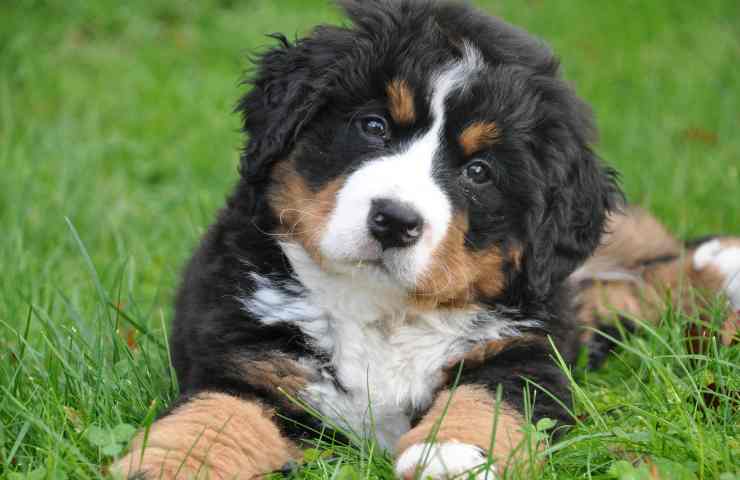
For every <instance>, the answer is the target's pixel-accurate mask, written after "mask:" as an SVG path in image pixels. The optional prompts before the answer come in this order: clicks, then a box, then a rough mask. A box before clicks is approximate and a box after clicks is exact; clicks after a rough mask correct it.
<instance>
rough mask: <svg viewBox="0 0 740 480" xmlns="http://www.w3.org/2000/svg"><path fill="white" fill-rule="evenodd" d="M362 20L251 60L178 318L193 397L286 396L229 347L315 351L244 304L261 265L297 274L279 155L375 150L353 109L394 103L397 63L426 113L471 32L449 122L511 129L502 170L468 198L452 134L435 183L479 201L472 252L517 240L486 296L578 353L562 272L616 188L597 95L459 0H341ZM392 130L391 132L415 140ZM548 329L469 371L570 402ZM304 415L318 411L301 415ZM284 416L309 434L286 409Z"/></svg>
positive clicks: (595, 230) (593, 235)
mask: <svg viewBox="0 0 740 480" xmlns="http://www.w3.org/2000/svg"><path fill="white" fill-rule="evenodd" d="M342 6H343V7H344V8H345V9H346V11H347V13H348V15H349V16H350V18H351V19H352V21H353V23H354V26H353V27H347V28H343V27H334V26H322V27H318V28H317V29H316V30H315V31H314V32H313V33H312V34H311V35H309V36H308V37H306V38H303V39H300V40H298V41H296V42H294V43H291V42H289V41H288V40H286V39H285V37H282V36H279V35H275V36H274V37H275V38H276V39H277V42H278V45H277V46H276V47H274V48H272V49H271V50H269V51H267V52H266V53H264V54H262V55H261V56H259V57H258V58H257V65H258V68H257V71H256V74H255V76H254V78H253V80H252V81H251V85H252V88H251V90H250V91H249V93H248V94H246V95H245V96H244V98H243V99H242V100H241V101H240V102H239V104H238V106H237V110H238V111H239V112H240V113H241V115H242V116H243V129H244V132H245V134H246V135H247V136H248V137H249V141H248V143H247V144H246V146H245V148H244V151H243V155H242V160H241V168H240V172H241V178H240V180H239V182H238V184H237V186H236V188H235V190H234V192H233V194H232V195H231V197H230V198H229V200H228V202H227V205H226V206H225V208H224V209H223V210H222V211H221V212H220V214H219V216H218V219H217V220H216V222H215V223H214V224H213V226H212V227H211V228H210V229H209V231H208V233H207V234H206V236H205V238H204V239H203V241H202V243H201V245H200V247H199V248H198V250H197V251H196V253H195V255H194V256H193V258H192V260H191V261H190V264H189V266H188V267H187V270H186V272H185V274H184V277H183V281H182V286H181V288H180V292H179V295H178V298H177V305H176V318H175V320H174V324H173V334H172V355H173V364H174V366H175V369H176V371H177V375H178V380H179V382H180V386H181V389H182V394H183V395H184V396H188V395H192V394H195V393H197V392H199V391H203V390H219V391H224V392H228V393H232V394H235V395H239V396H245V397H247V398H254V397H256V398H260V399H261V400H262V401H263V402H267V403H269V404H273V405H279V404H280V401H279V399H277V398H275V397H274V395H273V394H271V393H270V392H268V391H265V390H264V389H262V388H261V387H260V386H259V385H255V384H253V383H252V382H250V379H249V378H245V377H244V376H243V375H242V374H240V371H239V370H238V368H237V367H236V366H235V365H234V364H233V361H234V358H235V356H243V355H247V356H260V355H267V354H269V353H270V352H281V353H282V354H284V355H286V356H288V357H290V358H294V359H298V358H301V357H303V356H312V357H316V356H320V355H322V352H318V351H314V350H313V349H312V347H311V346H310V345H309V344H308V342H307V341H306V338H305V337H304V335H303V333H301V330H300V329H298V328H297V327H295V326H294V325H289V324H278V325H271V326H266V325H264V324H262V323H260V321H259V319H258V318H251V317H250V315H248V314H247V313H245V311H244V309H243V308H242V305H241V304H240V303H239V301H238V297H239V296H242V295H245V294H246V295H248V294H249V293H250V292H252V291H253V290H254V289H255V285H254V283H253V280H252V277H251V276H250V273H251V272H256V273H259V274H260V275H263V276H270V277H271V278H276V279H279V280H280V281H285V282H288V281H291V278H292V275H291V274H292V272H291V267H290V265H289V263H288V262H287V260H286V258H285V256H284V255H283V253H282V251H281V249H280V248H279V246H278V244H277V243H276V240H275V237H274V235H272V233H274V232H275V231H276V227H277V224H278V219H277V218H276V217H275V214H274V213H273V212H272V211H271V209H270V208H269V205H268V201H267V192H268V189H269V187H270V174H271V171H272V168H273V166H274V165H275V164H276V163H277V162H279V161H281V160H283V159H284V158H285V157H286V156H287V155H289V154H291V153H295V152H299V154H298V155H296V164H297V169H298V173H299V174H300V175H301V176H303V177H305V178H306V179H307V180H308V182H309V184H310V185H311V186H312V187H313V188H318V187H320V186H321V185H324V184H326V183H327V182H328V181H329V180H331V179H332V178H335V177H336V176H338V175H341V174H347V173H348V172H351V171H352V170H353V169H354V168H357V166H359V165H360V164H361V163H362V162H363V161H364V160H366V159H367V158H370V157H372V155H374V154H376V153H377V150H378V149H379V148H387V149H390V150H392V149H393V148H397V144H395V143H393V142H391V143H390V144H389V145H384V146H382V147H381V146H373V145H363V144H359V143H357V141H356V140H354V138H355V137H353V135H354V133H353V131H352V130H351V129H352V128H353V126H352V125H353V124H352V117H353V116H356V115H357V112H358V111H376V110H378V109H382V108H384V104H382V103H379V102H378V99H379V98H382V97H383V96H384V88H385V85H386V84H387V82H388V81H390V80H391V79H392V78H394V77H395V76H397V75H399V74H402V75H403V77H404V78H407V79H409V82H410V83H411V84H413V85H414V88H415V91H416V92H417V93H418V95H417V96H416V97H415V102H416V103H415V106H416V110H417V117H418V119H417V124H416V126H415V128H417V129H418V128H424V127H425V126H426V125H429V122H430V121H431V120H430V118H429V112H428V106H427V105H426V102H424V101H423V100H422V99H423V98H425V95H426V94H427V93H428V92H425V91H424V85H425V84H426V83H425V82H426V81H427V80H428V75H429V72H430V71H433V70H434V68H435V67H439V66H440V65H442V64H443V63H444V62H446V61H449V60H451V59H453V58H455V57H459V56H460V55H461V50H460V48H461V47H460V42H461V40H462V39H465V40H466V41H470V42H472V43H473V44H474V45H475V47H476V48H478V49H479V50H480V51H481V52H482V53H483V56H484V59H485V62H486V64H487V65H488V67H487V70H486V75H485V78H483V79H482V80H481V82H480V83H477V84H476V85H475V86H474V87H473V88H472V89H471V91H470V92H468V93H467V94H466V95H465V96H463V97H462V98H459V99H456V102H458V103H456V105H457V106H456V108H454V109H453V110H452V111H451V112H450V120H449V121H450V123H453V124H454V123H456V122H457V123H460V122H462V121H463V120H464V119H465V118H466V116H472V117H476V118H478V117H481V118H487V119H495V121H496V123H497V125H499V127H500V129H501V131H502V133H503V138H502V140H501V143H500V144H499V145H497V147H496V149H495V151H494V152H489V153H486V154H485V159H486V161H488V162H490V163H491V165H493V168H494V174H495V178H494V184H493V185H492V186H491V188H490V189H489V190H487V191H486V192H485V193H481V194H480V195H478V197H479V198H480V199H481V200H480V202H481V203H477V204H476V203H474V202H472V203H471V201H470V200H469V195H468V192H467V191H466V190H465V188H463V187H461V186H460V184H459V181H458V180H457V177H456V175H457V173H456V172H457V171H458V169H459V168H460V167H461V166H462V165H463V164H464V162H465V161H466V160H465V159H464V158H462V154H461V153H460V152H459V151H458V150H456V148H455V144H454V136H453V134H452V133H450V135H451V136H450V141H448V144H447V146H446V148H447V150H446V151H445V152H444V153H445V155H444V158H445V162H446V163H444V164H443V165H442V164H441V165H442V167H444V168H440V169H439V173H438V175H439V176H440V178H439V181H440V183H441V184H442V185H443V186H444V188H445V191H446V192H447V193H448V195H449V196H450V198H451V199H452V201H453V204H454V206H455V208H456V209H459V210H465V211H467V212H468V213H469V218H470V222H471V226H470V232H469V234H468V238H467V242H468V244H469V248H471V249H472V250H476V249H478V250H482V249H485V248H488V247H490V246H491V245H502V246H518V247H521V250H522V251H523V258H522V268H521V269H517V268H513V266H511V265H509V266H508V267H507V277H508V279H507V281H508V284H507V288H506V290H505V291H504V292H503V293H502V294H501V295H500V296H497V297H496V298H482V299H480V303H481V304H482V305H484V306H488V307H490V308H496V307H507V308H511V309H516V310H517V311H518V312H519V314H518V315H521V317H522V318H527V319H533V318H534V319H540V320H542V321H543V322H544V323H545V325H546V327H545V328H544V329H542V330H538V331H535V332H532V333H535V334H537V335H540V337H541V338H542V339H544V336H545V335H546V334H551V335H553V338H554V339H555V341H556V342H557V344H558V346H559V348H560V349H561V350H562V351H563V353H564V354H565V356H566V358H567V359H573V358H574V356H575V353H576V351H577V347H578V346H577V343H576V340H575V338H576V336H577V332H576V330H575V326H574V324H573V320H572V318H573V317H572V315H571V312H570V309H571V305H570V303H569V292H568V291H567V289H566V286H565V284H564V280H565V278H566V277H567V276H568V275H569V274H570V273H571V272H572V271H573V270H574V269H575V268H576V267H577V266H578V265H579V264H580V263H581V262H583V261H584V259H585V258H587V257H588V256H589V255H590V254H591V253H592V252H593V250H594V249H595V247H596V245H597V243H598V241H599V238H600V236H601V233H602V229H603V226H604V221H605V215H606V213H607V211H608V210H610V209H613V208H615V206H616V205H617V203H618V202H619V200H620V198H621V194H620V192H619V188H618V186H617V185H616V179H615V174H614V172H613V171H612V170H611V169H609V168H607V167H604V166H603V165H602V164H601V162H600V161H599V159H598V158H597V156H596V154H595V153H594V152H593V150H592V148H591V144H592V142H593V141H594V140H595V127H594V124H593V120H592V115H591V112H590V109H589V108H588V106H587V105H586V104H585V103H584V102H583V101H581V100H580V99H579V98H578V97H577V96H576V94H575V93H574V92H573V90H572V89H571V88H570V87H569V86H568V85H567V84H566V83H565V82H564V81H563V80H561V79H560V77H559V74H558V61H557V59H556V58H555V57H554V56H553V54H552V53H551V51H550V50H549V49H548V48H547V47H546V46H545V45H544V44H543V43H541V42H540V41H538V40H536V39H534V38H533V37H531V36H529V35H528V34H526V33H525V32H523V31H522V30H519V29H517V28H514V27H512V26H510V25H508V24H506V23H504V22H502V21H500V20H497V19H494V18H491V17H489V16H486V15H483V14H482V13H480V12H478V11H476V10H473V9H471V8H470V7H467V6H464V5H459V4H451V3H450V4H448V3H439V4H435V3H430V2H422V1H408V0H399V1H391V0H377V1H359V0H357V1H346V2H342ZM413 134H414V132H413V131H412V130H405V129H404V128H400V127H399V128H397V129H396V130H395V131H394V135H395V136H394V142H399V143H400V142H403V141H404V140H407V139H409V138H411V136H412V135H413ZM546 345H547V342H546V341H543V342H540V343H534V344H526V345H522V346H517V347H515V348H512V349H509V350H506V351H505V352H503V353H501V354H500V355H499V356H497V357H495V358H493V359H491V361H490V362H489V363H488V364H486V365H484V366H483V367H480V368H477V369H475V370H470V371H468V370H466V371H465V372H464V374H463V376H462V381H463V382H464V383H475V384H483V385H486V386H489V387H490V388H491V389H493V390H494V391H495V389H496V387H497V385H499V384H500V385H502V386H503V389H504V398H505V399H506V400H507V401H508V402H510V403H511V404H512V405H515V406H516V407H517V408H522V388H523V386H524V380H523V378H529V379H530V380H532V381H533V382H535V383H537V384H539V385H541V386H543V387H545V388H547V389H548V390H550V391H551V392H552V393H553V394H555V395H556V396H558V397H559V398H561V399H564V400H565V401H566V402H567V399H568V396H569V393H568V388H567V383H566V382H565V379H564V378H563V377H562V374H561V373H560V372H559V370H558V369H557V368H556V367H555V366H554V364H553V362H552V360H551V357H550V354H551V352H550V350H549V347H547V346H546ZM534 414H535V418H540V417H543V416H547V417H551V418H555V419H558V420H560V421H562V422H566V423H567V422H568V418H567V416H566V415H565V412H564V411H563V410H562V409H561V408H560V407H559V406H558V404H557V403H556V402H554V401H553V400H552V399H550V397H549V396H547V395H545V394H539V395H538V396H537V404H536V406H535V410H534ZM300 420H301V421H304V422H307V423H309V419H308V417H306V418H302V419H300ZM283 427H284V428H285V429H286V431H288V432H289V433H292V434H300V432H299V431H298V430H296V429H295V428H293V427H292V424H291V423H289V422H286V423H285V424H284V425H283Z"/></svg>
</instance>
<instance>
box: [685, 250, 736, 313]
mask: <svg viewBox="0 0 740 480" xmlns="http://www.w3.org/2000/svg"><path fill="white" fill-rule="evenodd" d="M710 265H711V266H713V267H714V268H716V269H717V270H719V271H720V272H721V273H722V274H723V275H724V276H725V282H724V285H723V288H724V290H725V294H727V297H728V298H729V299H730V304H731V305H732V308H733V309H734V310H736V311H737V310H740V247H736V246H732V247H723V246H722V242H721V241H720V240H719V239H715V240H711V241H709V242H706V243H704V244H702V246H700V247H699V248H697V249H696V252H694V268H695V269H696V270H703V269H705V268H707V267H708V266H710Z"/></svg>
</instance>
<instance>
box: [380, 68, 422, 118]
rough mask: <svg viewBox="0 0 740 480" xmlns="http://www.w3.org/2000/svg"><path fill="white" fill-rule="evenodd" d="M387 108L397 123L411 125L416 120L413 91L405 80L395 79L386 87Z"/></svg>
mask: <svg viewBox="0 0 740 480" xmlns="http://www.w3.org/2000/svg"><path fill="white" fill-rule="evenodd" d="M386 92H387V94H388V109H389V110H390V112H391V116H392V117H393V120H394V121H395V122H396V123H397V124H399V125H411V124H412V123H414V121H415V120H416V109H415V107H414V93H413V91H412V90H411V87H409V84H408V82H406V80H401V79H395V80H393V81H391V82H390V83H389V84H388V87H387V88H386Z"/></svg>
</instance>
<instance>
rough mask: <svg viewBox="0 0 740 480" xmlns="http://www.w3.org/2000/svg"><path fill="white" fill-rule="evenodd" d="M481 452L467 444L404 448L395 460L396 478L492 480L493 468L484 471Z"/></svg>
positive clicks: (435, 444)
mask: <svg viewBox="0 0 740 480" xmlns="http://www.w3.org/2000/svg"><path fill="white" fill-rule="evenodd" d="M486 461H487V458H486V454H485V452H484V451H483V450H482V449H480V448H479V447H476V446H475V445H469V444H467V443H459V442H443V443H417V444H415V445H412V446H410V447H409V448H407V449H406V450H405V451H404V452H403V453H401V455H399V457H398V459H397V460H396V475H397V476H398V477H399V478H402V479H404V480H411V479H414V478H419V479H426V478H432V479H434V480H438V479H451V478H456V477H460V478H463V479H465V478H468V474H470V475H473V476H474V477H475V478H476V479H479V480H484V479H487V480H493V479H494V478H496V477H495V469H494V467H493V466H490V467H489V468H485V463H486Z"/></svg>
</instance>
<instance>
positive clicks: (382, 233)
mask: <svg viewBox="0 0 740 480" xmlns="http://www.w3.org/2000/svg"><path fill="white" fill-rule="evenodd" d="M367 226H368V228H369V229H370V233H371V234H372V236H373V237H374V238H375V239H376V240H377V241H379V242H380V246H381V247H382V248H383V250H386V249H388V248H403V247H409V246H411V245H413V244H414V243H416V242H417V241H418V240H419V238H421V230H422V228H423V227H424V220H423V219H422V218H421V215H419V212H417V211H416V210H414V209H413V208H411V207H410V206H409V205H406V204H404V203H401V202H399V201H396V200H389V199H387V198H378V199H375V200H373V202H372V205H371V206H370V214H369V215H368V216H367Z"/></svg>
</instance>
